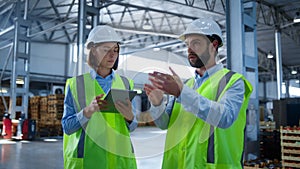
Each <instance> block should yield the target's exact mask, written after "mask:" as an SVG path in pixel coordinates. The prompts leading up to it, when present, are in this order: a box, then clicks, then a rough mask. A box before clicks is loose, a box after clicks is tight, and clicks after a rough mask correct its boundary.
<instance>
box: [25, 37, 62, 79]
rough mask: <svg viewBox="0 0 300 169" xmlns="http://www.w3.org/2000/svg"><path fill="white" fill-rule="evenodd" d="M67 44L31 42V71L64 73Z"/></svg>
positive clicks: (53, 73)
mask: <svg viewBox="0 0 300 169" xmlns="http://www.w3.org/2000/svg"><path fill="white" fill-rule="evenodd" d="M66 49H67V46H66V45H63V44H53V43H51V44H44V43H32V44H31V58H30V72H34V73H44V74H50V75H62V76H63V75H64V73H65V63H66V54H67V52H66Z"/></svg>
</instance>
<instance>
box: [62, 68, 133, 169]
mask: <svg viewBox="0 0 300 169" xmlns="http://www.w3.org/2000/svg"><path fill="white" fill-rule="evenodd" d="M122 78H124V77H121V76H119V75H118V74H115V78H114V80H113V82H112V87H111V88H116V89H126V85H129V87H130V89H133V81H132V80H127V82H128V84H126V83H125V81H124V79H122ZM68 85H69V86H70V91H71V92H72V96H73V97H74V100H75V103H76V107H77V110H79V111H80V110H82V109H83V108H84V107H86V106H87V105H89V104H90V103H91V101H92V100H93V99H94V98H95V96H98V95H99V94H105V92H104V91H103V89H102V88H101V87H100V85H99V84H98V82H97V80H96V79H92V78H91V75H90V73H86V74H83V75H81V76H77V77H73V78H70V79H68V80H67V83H66V86H68ZM83 89H84V90H83ZM79 111H78V112H79ZM82 126H83V128H81V129H79V130H78V131H76V132H75V133H73V134H71V135H67V134H64V138H63V139H64V140H63V142H64V143H63V151H64V152H63V154H64V168H65V169H124V168H126V169H127V168H130V169H136V168H137V167H136V160H135V156H134V153H133V147H132V144H131V141H130V135H129V130H128V127H127V125H126V122H125V119H124V117H123V116H122V115H121V114H120V113H111V112H96V113H94V114H93V115H92V117H91V118H90V120H89V121H88V123H87V124H83V125H82Z"/></svg>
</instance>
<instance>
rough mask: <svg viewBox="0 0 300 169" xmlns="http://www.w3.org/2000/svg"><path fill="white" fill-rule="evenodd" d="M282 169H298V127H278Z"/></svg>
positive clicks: (299, 152)
mask: <svg viewBox="0 0 300 169" xmlns="http://www.w3.org/2000/svg"><path fill="white" fill-rule="evenodd" d="M280 137H281V158H282V166H283V168H286V169H290V168H300V127H297V126H294V127H289V126H287V127H282V126H280Z"/></svg>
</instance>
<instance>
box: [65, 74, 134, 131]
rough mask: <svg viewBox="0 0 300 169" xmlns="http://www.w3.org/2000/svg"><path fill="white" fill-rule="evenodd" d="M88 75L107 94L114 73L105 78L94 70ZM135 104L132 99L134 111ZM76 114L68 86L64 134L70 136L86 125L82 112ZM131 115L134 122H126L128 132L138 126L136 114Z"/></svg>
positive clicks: (86, 119) (86, 120)
mask: <svg viewBox="0 0 300 169" xmlns="http://www.w3.org/2000/svg"><path fill="white" fill-rule="evenodd" d="M90 74H91V77H92V79H96V80H97V81H98V83H99V85H100V86H101V88H102V89H103V91H104V92H105V93H108V91H109V90H110V88H111V85H112V81H113V79H114V78H115V73H114V71H112V73H111V74H110V75H108V76H107V77H105V78H103V77H101V76H100V75H98V74H97V73H96V71H95V70H91V71H90ZM135 102H136V101H135V99H133V100H132V106H133V110H136V109H135V107H136V106H135ZM77 112H78V110H77V108H76V106H75V101H74V98H73V95H72V93H71V90H70V86H67V90H66V94H65V100H64V113H63V117H62V128H63V131H64V133H66V134H68V135H70V134H72V133H74V132H76V131H77V130H79V129H80V128H81V127H82V126H84V125H86V123H87V122H88V121H89V118H86V117H85V116H84V115H83V110H79V112H78V113H77ZM133 113H134V120H133V121H132V122H131V123H130V124H129V123H127V122H126V123H127V127H128V129H129V131H133V130H134V129H135V128H136V127H137V125H138V122H137V120H136V115H135V114H136V112H135V111H133Z"/></svg>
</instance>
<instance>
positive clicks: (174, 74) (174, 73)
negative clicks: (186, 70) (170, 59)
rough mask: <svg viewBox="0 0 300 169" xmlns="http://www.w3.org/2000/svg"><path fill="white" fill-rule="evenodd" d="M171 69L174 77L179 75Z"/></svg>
mask: <svg viewBox="0 0 300 169" xmlns="http://www.w3.org/2000/svg"><path fill="white" fill-rule="evenodd" d="M169 69H170V71H171V72H172V74H173V76H178V75H177V74H176V72H175V71H174V70H173V69H172V68H171V67H169Z"/></svg>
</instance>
